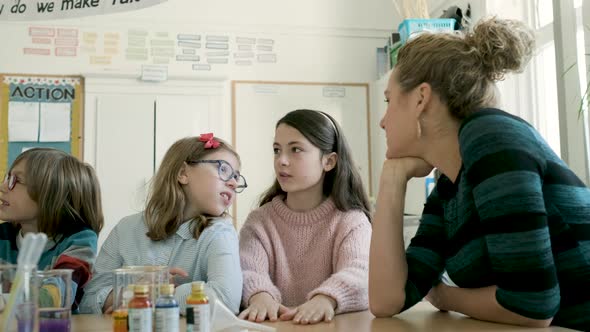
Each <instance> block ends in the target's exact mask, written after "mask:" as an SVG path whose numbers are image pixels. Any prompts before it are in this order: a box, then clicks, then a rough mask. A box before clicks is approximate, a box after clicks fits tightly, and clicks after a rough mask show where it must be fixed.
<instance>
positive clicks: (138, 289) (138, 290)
mask: <svg viewBox="0 0 590 332" xmlns="http://www.w3.org/2000/svg"><path fill="white" fill-rule="evenodd" d="M148 291H149V287H148V285H145V284H139V285H135V286H134V287H133V292H134V293H135V294H147V292H148Z"/></svg>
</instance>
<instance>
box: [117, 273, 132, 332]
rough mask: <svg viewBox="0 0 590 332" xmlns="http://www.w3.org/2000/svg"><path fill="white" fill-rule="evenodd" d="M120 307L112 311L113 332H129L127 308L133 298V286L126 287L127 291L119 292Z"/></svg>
mask: <svg viewBox="0 0 590 332" xmlns="http://www.w3.org/2000/svg"><path fill="white" fill-rule="evenodd" d="M121 292H122V293H123V294H122V295H121V305H120V306H119V308H117V309H115V310H114V311H113V332H127V331H129V319H128V318H129V315H128V311H127V307H128V306H129V301H131V299H132V298H133V285H128V286H127V289H125V290H123V291H121Z"/></svg>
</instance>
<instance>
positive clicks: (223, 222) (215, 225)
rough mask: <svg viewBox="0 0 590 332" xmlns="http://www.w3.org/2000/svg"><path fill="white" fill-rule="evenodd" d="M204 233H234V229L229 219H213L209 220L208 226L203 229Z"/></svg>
mask: <svg viewBox="0 0 590 332" xmlns="http://www.w3.org/2000/svg"><path fill="white" fill-rule="evenodd" d="M205 231H209V232H213V233H218V232H228V231H229V232H232V233H235V232H236V229H235V227H234V224H233V220H232V219H231V218H223V217H222V218H213V219H211V220H209V226H207V227H206V228H205V230H204V231H203V233H204V232H205Z"/></svg>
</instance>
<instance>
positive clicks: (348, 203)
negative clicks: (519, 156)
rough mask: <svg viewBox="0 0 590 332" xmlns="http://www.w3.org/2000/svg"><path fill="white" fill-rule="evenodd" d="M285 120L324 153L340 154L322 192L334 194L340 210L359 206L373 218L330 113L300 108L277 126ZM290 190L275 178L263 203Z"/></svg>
mask: <svg viewBox="0 0 590 332" xmlns="http://www.w3.org/2000/svg"><path fill="white" fill-rule="evenodd" d="M281 124H285V125H287V126H289V127H293V128H295V129H297V130H298V131H299V132H300V133H301V134H302V135H303V136H305V138H307V140H309V141H310V142H311V144H313V145H314V146H316V147H317V148H319V149H320V150H321V151H322V153H323V154H328V153H332V152H335V153H336V154H337V156H338V161H337V162H336V167H334V168H333V169H332V170H330V171H329V172H327V173H326V175H325V177H324V184H323V193H324V195H325V196H328V197H331V198H332V200H333V201H334V204H335V205H336V208H337V209H338V210H340V211H348V210H352V209H359V210H361V211H363V212H364V213H365V215H367V218H369V221H370V220H371V208H370V205H369V198H368V196H367V193H366V191H365V188H364V187H363V181H362V180H361V176H360V174H359V172H358V170H357V168H356V166H355V163H354V161H353V159H352V154H351V153H350V147H349V146H348V143H347V142H346V138H345V137H344V134H343V133H342V129H341V128H340V126H339V125H338V123H337V122H336V120H334V118H332V117H331V116H330V115H328V114H326V113H324V112H320V111H313V110H308V109H299V110H295V111H291V112H289V113H287V115H285V116H284V117H282V118H281V119H280V120H279V121H278V122H277V125H276V126H275V128H277V127H278V126H279V125H281ZM278 195H283V196H286V195H287V193H286V192H284V191H283V190H282V189H281V186H280V185H279V182H278V181H277V180H276V179H275V182H274V184H273V185H272V186H271V187H270V188H269V189H268V190H267V191H266V192H264V193H263V194H262V196H261V199H260V206H263V205H264V204H266V203H268V202H270V201H272V199H273V198H274V197H275V196H278Z"/></svg>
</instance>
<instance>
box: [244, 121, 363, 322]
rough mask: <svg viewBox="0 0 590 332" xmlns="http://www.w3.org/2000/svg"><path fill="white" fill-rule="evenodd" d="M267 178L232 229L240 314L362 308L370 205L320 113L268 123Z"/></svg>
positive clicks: (311, 314)
mask: <svg viewBox="0 0 590 332" xmlns="http://www.w3.org/2000/svg"><path fill="white" fill-rule="evenodd" d="M273 149H274V155H275V158H274V168H275V174H276V180H275V183H274V184H273V185H272V187H271V188H270V189H268V191H267V192H266V193H265V194H264V195H263V196H262V199H261V202H260V207H259V208H258V209H256V210H254V211H252V212H251V213H250V214H249V216H248V218H247V220H246V222H245V223H244V226H243V227H242V229H241V232H240V257H241V264H242V270H243V273H244V288H243V294H242V305H243V306H244V307H246V309H245V310H244V311H242V313H240V316H239V317H240V318H243V319H248V320H250V321H257V322H261V321H264V320H265V319H269V320H271V321H276V320H277V319H281V320H291V319H292V320H293V321H294V322H295V323H298V324H314V323H318V322H321V321H327V322H328V321H331V320H332V318H333V317H334V314H335V313H336V314H338V313H344V312H350V311H358V310H366V309H367V307H368V257H369V245H370V238H371V224H370V218H371V217H370V208H369V201H368V198H367V194H366V192H365V190H364V188H363V184H362V181H361V177H360V175H359V172H358V170H357V168H356V166H355V165H354V162H353V160H352V156H351V153H350V148H349V146H348V144H347V143H346V140H345V138H344V135H343V134H342V130H341V129H340V127H339V126H338V124H337V123H336V121H335V120H334V119H333V118H332V117H331V116H329V115H328V114H326V113H323V112H318V111H312V110H296V111H292V112H290V113H288V114H287V115H285V116H284V117H283V118H281V119H280V120H279V121H278V123H277V126H276V130H275V141H274V144H273Z"/></svg>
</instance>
